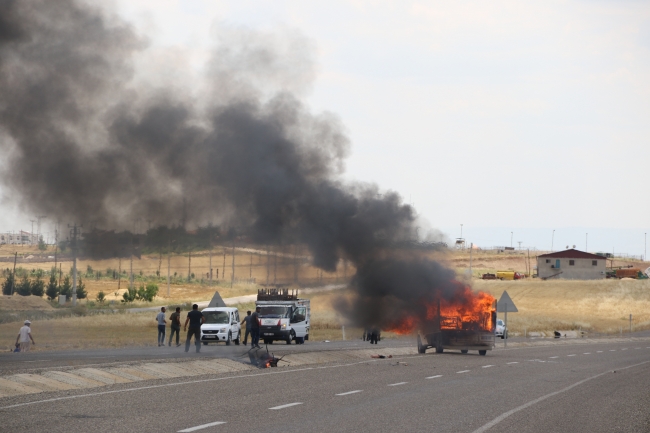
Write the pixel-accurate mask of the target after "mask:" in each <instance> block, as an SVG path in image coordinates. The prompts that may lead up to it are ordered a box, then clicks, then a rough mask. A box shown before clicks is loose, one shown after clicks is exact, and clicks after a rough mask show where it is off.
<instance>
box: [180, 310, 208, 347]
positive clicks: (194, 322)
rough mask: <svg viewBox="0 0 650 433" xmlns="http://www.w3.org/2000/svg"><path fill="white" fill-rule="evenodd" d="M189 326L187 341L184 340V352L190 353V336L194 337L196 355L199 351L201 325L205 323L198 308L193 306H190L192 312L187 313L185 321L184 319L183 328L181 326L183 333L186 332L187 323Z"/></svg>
mask: <svg viewBox="0 0 650 433" xmlns="http://www.w3.org/2000/svg"><path fill="white" fill-rule="evenodd" d="M188 322H189V324H190V329H189V331H187V340H185V351H186V352H189V351H190V340H191V339H192V335H194V342H195V343H196V353H199V352H200V351H201V325H203V322H205V317H203V313H201V312H200V311H199V306H198V305H196V304H194V305H192V311H190V312H189V313H187V319H185V326H183V331H185V330H187V323H188Z"/></svg>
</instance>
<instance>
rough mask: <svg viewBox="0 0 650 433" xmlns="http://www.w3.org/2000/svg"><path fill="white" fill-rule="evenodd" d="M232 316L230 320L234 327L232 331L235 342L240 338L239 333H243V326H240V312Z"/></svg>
mask: <svg viewBox="0 0 650 433" xmlns="http://www.w3.org/2000/svg"><path fill="white" fill-rule="evenodd" d="M230 316H231V317H230V319H231V322H230V323H232V327H231V329H232V338H233V340H236V339H237V338H239V333H240V332H241V325H240V324H239V311H233V312H232V313H231V314H230Z"/></svg>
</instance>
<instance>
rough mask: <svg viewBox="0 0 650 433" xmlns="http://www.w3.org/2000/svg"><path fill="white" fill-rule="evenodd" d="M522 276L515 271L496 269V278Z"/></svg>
mask: <svg viewBox="0 0 650 433" xmlns="http://www.w3.org/2000/svg"><path fill="white" fill-rule="evenodd" d="M522 278H524V276H523V275H522V274H520V273H519V272H515V271H497V279H498V280H521V279H522Z"/></svg>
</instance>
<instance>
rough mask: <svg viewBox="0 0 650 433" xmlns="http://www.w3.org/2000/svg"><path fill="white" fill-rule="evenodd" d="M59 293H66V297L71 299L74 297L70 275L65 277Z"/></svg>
mask: <svg viewBox="0 0 650 433" xmlns="http://www.w3.org/2000/svg"><path fill="white" fill-rule="evenodd" d="M59 294H60V295H65V298H66V299H70V298H71V297H72V283H71V282H70V276H69V275H66V276H65V277H64V278H63V284H61V287H60V288H59Z"/></svg>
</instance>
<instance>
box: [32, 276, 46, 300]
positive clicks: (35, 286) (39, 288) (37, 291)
mask: <svg viewBox="0 0 650 433" xmlns="http://www.w3.org/2000/svg"><path fill="white" fill-rule="evenodd" d="M31 289H32V295H34V296H38V297H39V298H42V297H43V295H44V294H45V281H43V280H42V279H41V277H40V276H39V277H36V280H34V281H32V287H31Z"/></svg>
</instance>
